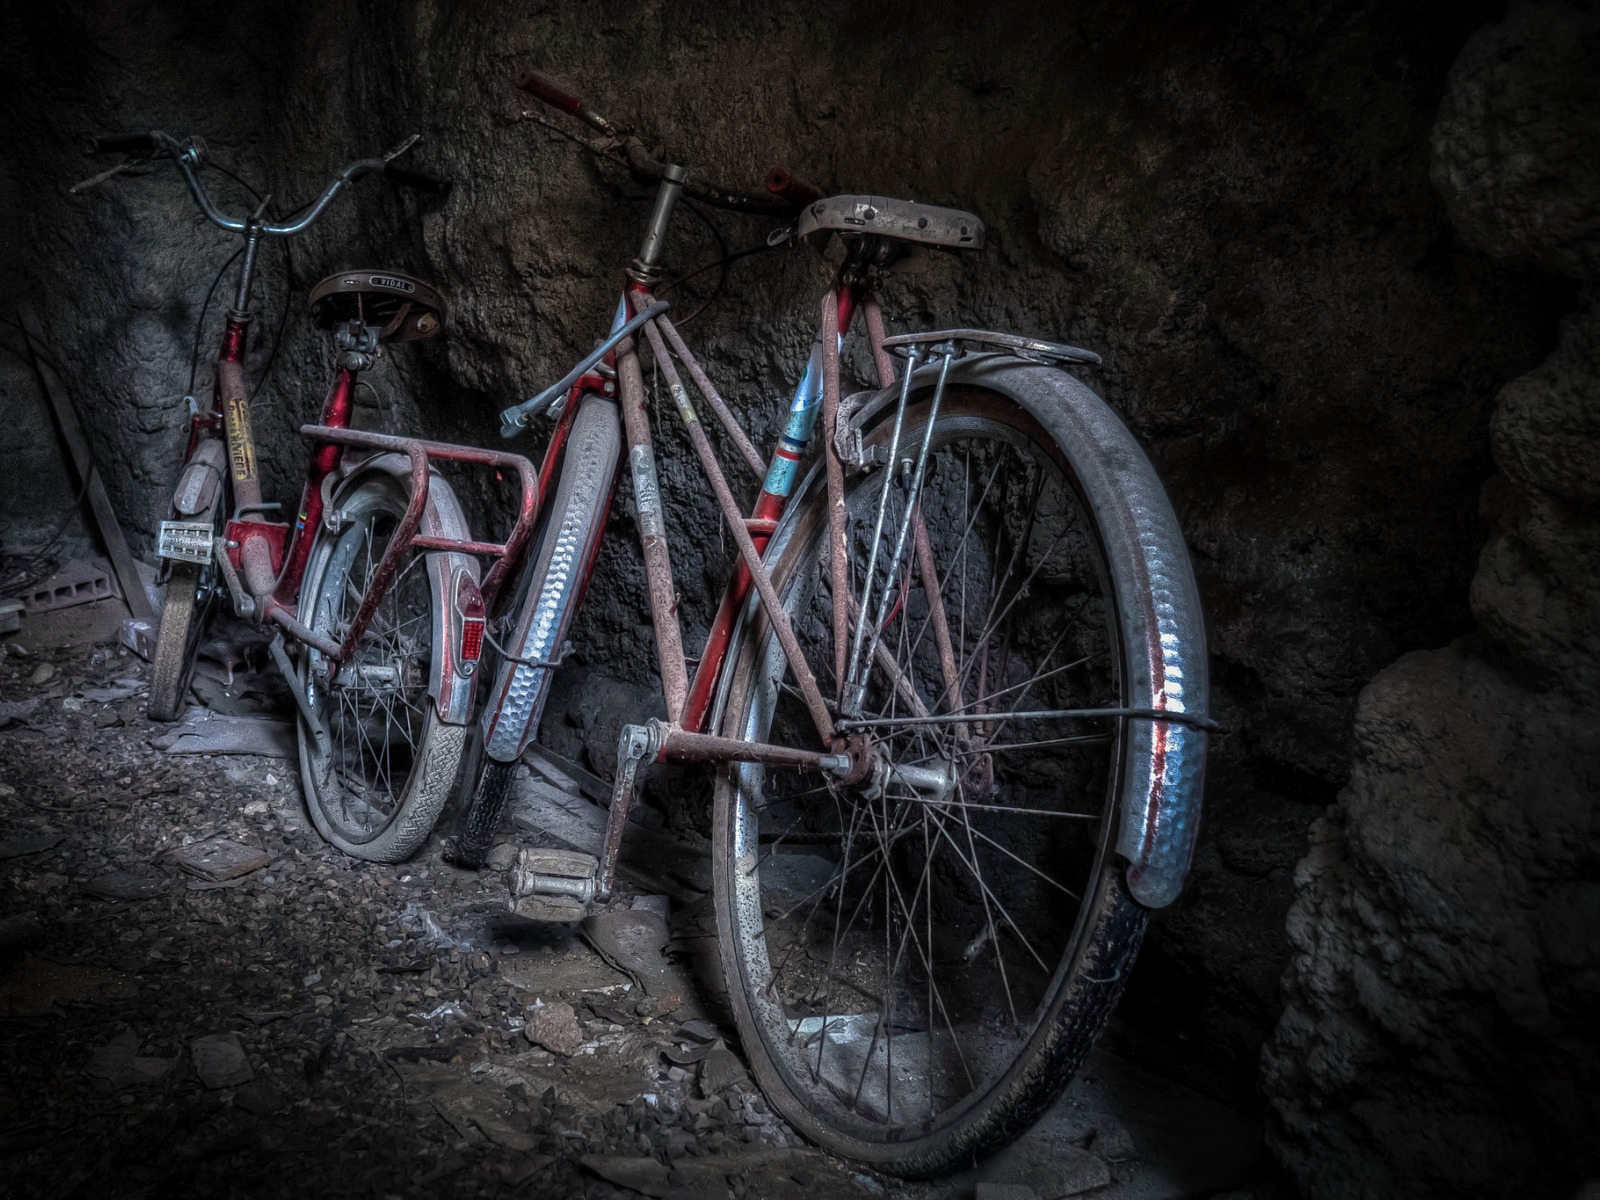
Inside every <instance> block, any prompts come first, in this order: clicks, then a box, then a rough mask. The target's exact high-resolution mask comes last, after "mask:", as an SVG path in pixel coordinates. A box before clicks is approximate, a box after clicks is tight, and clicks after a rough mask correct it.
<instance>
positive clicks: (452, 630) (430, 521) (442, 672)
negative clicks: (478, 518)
mask: <svg viewBox="0 0 1600 1200" xmlns="http://www.w3.org/2000/svg"><path fill="white" fill-rule="evenodd" d="M367 471H384V472H387V473H388V474H390V475H393V476H394V477H395V478H396V479H398V480H399V481H400V482H401V483H402V484H409V483H410V482H411V461H410V459H408V458H407V457H406V456H405V455H403V454H379V455H375V456H374V457H372V458H369V459H366V460H364V461H361V462H358V463H355V464H354V465H352V466H351V467H350V468H349V470H348V473H347V474H346V475H345V478H344V479H343V480H342V481H341V482H340V483H339V486H338V487H337V488H335V489H334V493H333V497H332V501H331V504H330V506H329V511H333V512H337V511H338V509H339V505H340V504H341V502H342V501H343V499H344V497H345V496H346V495H347V494H348V493H349V492H350V491H351V490H352V489H353V488H354V487H356V486H358V485H359V482H360V479H361V476H362V475H363V474H364V473H366V472H367ZM419 532H421V533H423V534H426V535H428V536H430V537H442V538H458V539H461V540H464V541H466V540H471V537H472V534H471V532H470V530H469V529H468V527H467V519H466V516H465V515H464V514H463V513H462V511H461V502H460V501H459V500H457V499H456V494H455V492H454V490H452V488H451V487H450V485H449V483H447V482H446V481H445V480H444V478H443V477H442V476H440V475H438V474H436V473H430V474H429V476H428V504H427V507H426V508H424V509H423V511H422V524H421V525H420V526H419ZM317 545H318V549H317V552H316V554H315V555H314V556H313V559H312V561H311V562H310V563H309V564H307V570H306V576H305V577H306V580H307V581H308V582H309V581H311V580H313V579H320V578H321V574H322V569H323V566H324V563H325V560H326V558H327V555H328V553H329V552H330V551H331V549H332V541H331V540H330V539H329V538H326V537H319V538H318V539H317ZM423 557H424V558H425V559H426V561H427V568H428V586H429V587H430V588H431V589H432V590H433V604H432V605H431V606H430V607H431V609H432V612H433V650H434V652H433V655H432V662H433V666H432V670H431V671H430V672H429V675H428V696H429V697H430V698H431V699H432V700H433V705H434V708H435V709H436V710H437V712H438V714H439V719H440V720H441V721H444V722H445V723H446V724H449V725H465V724H466V723H467V722H468V721H469V720H471V719H472V699H473V693H474V690H475V685H476V681H475V678H474V676H473V675H472V673H471V671H470V669H469V670H468V671H467V672H463V671H462V670H461V663H460V661H459V651H460V647H461V623H462V620H461V613H460V612H458V611H457V609H456V601H455V598H456V588H457V586H458V585H459V582H460V577H461V576H462V575H466V576H467V577H468V578H469V579H471V580H472V582H473V583H474V584H477V583H478V582H479V580H478V563H477V560H476V559H474V558H473V557H472V556H471V555H469V554H459V553H456V552H454V551H444V550H437V551H427V552H425V553H424V555H423ZM475 665H476V664H474V666H475Z"/></svg>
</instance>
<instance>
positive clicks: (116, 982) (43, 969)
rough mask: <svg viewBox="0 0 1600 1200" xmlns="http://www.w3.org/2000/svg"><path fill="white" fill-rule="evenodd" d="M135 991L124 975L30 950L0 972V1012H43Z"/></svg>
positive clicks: (119, 997)
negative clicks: (3, 971) (1, 974)
mask: <svg viewBox="0 0 1600 1200" xmlns="http://www.w3.org/2000/svg"><path fill="white" fill-rule="evenodd" d="M137 991H138V989H137V987H136V986H135V985H134V983H133V981H132V980H130V979H129V978H128V977H127V976H126V975H123V974H120V973H117V972H113V971H105V970H101V969H99V968H97V967H90V966H85V965H83V964H81V963H68V962H56V961H54V960H53V959H50V958H47V957H45V956H44V955H43V954H40V953H38V952H34V953H31V954H26V955H24V956H23V958H22V961H21V962H20V963H17V964H13V965H12V966H11V967H9V968H8V969H7V970H6V973H5V974H4V975H3V976H0V1016H12V1017H40V1016H46V1015H50V1014H54V1013H57V1012H60V1011H61V1010H62V1009H63V1008H66V1007H69V1006H70V1007H76V1006H79V1005H86V1004H87V1005H105V1004H107V1003H114V1002H117V1001H123V1000H127V999H130V998H131V997H132V996H133V995H135V994H136V993H137Z"/></svg>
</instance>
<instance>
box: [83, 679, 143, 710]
mask: <svg viewBox="0 0 1600 1200" xmlns="http://www.w3.org/2000/svg"><path fill="white" fill-rule="evenodd" d="M144 687H145V685H144V681H143V680H142V679H118V680H116V681H115V682H114V683H113V684H112V686H110V687H90V688H84V689H83V690H82V691H80V692H79V693H78V695H80V696H82V697H83V698H84V699H85V700H87V701H89V702H90V703H91V704H115V703H117V702H118V701H119V700H126V699H128V697H130V696H137V695H138V694H139V693H140V692H142V691H144Z"/></svg>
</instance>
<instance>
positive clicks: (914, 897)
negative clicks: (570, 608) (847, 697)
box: [722, 390, 1120, 1146]
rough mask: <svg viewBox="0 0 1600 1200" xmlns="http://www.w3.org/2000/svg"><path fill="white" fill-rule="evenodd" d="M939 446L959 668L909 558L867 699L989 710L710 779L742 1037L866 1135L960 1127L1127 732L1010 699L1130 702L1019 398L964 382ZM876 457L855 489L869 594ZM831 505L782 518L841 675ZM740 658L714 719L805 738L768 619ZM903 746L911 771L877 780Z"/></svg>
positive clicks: (1090, 547)
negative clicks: (723, 710)
mask: <svg viewBox="0 0 1600 1200" xmlns="http://www.w3.org/2000/svg"><path fill="white" fill-rule="evenodd" d="M925 424H926V408H925V406H923V407H921V408H919V407H915V406H914V407H913V408H912V409H911V410H909V411H908V413H907V430H908V432H911V431H915V432H914V436H913V438H912V444H915V439H916V438H920V436H921V433H920V430H921V428H923V427H924V426H925ZM886 440H887V439H886V431H885V430H884V428H883V427H882V426H880V427H879V431H878V442H879V443H880V444H881V443H882V442H883V441H886ZM868 444H869V445H870V444H873V438H872V437H871V436H869V438H868ZM931 445H932V451H933V454H932V459H931V461H930V472H929V477H928V484H927V489H926V491H925V493H924V497H923V501H922V504H923V509H924V512H925V514H926V523H927V527H928V540H929V546H928V549H929V550H930V551H931V558H932V560H933V564H934V567H935V571H934V574H935V575H936V576H937V581H938V585H939V591H940V593H941V595H942V596H943V599H944V604H945V608H946V624H947V626H948V630H947V632H948V644H949V647H950V651H951V653H950V656H949V658H950V659H953V667H954V670H953V676H954V681H955V686H954V687H952V686H950V685H949V684H948V683H947V680H949V679H950V677H951V674H952V672H950V671H948V670H947V668H946V666H945V665H944V662H942V661H941V660H942V656H941V654H940V649H939V645H938V642H939V640H940V639H939V637H938V636H936V635H937V621H936V618H935V617H934V615H933V613H932V609H931V607H930V605H929V604H928V596H929V591H928V586H927V585H928V582H929V581H928V579H927V578H925V577H924V576H923V573H922V572H921V570H920V569H918V568H920V563H919V562H918V561H917V560H916V559H915V557H913V558H912V560H911V564H910V565H911V566H912V567H913V569H914V570H915V572H916V576H917V577H916V578H915V579H913V580H912V581H911V582H910V583H909V584H902V586H901V588H900V589H899V592H898V594H896V595H895V597H894V600H893V602H892V605H891V608H892V610H893V615H892V616H891V619H890V621H889V622H888V623H887V624H886V626H885V628H884V638H883V641H884V645H885V647H886V651H887V656H888V660H889V662H888V663H875V665H874V668H873V672H872V676H871V678H870V680H869V687H868V691H867V701H866V705H865V708H864V709H863V712H862V714H861V715H862V716H863V717H878V718H896V717H903V716H906V715H920V714H921V713H923V712H931V713H952V712H959V713H960V714H961V715H967V714H971V715H973V716H974V717H977V716H980V715H981V716H984V717H989V718H990V719H989V720H976V719H975V720H973V721H972V722H970V723H962V724H960V725H946V726H932V727H929V726H891V727H888V728H887V729H884V730H882V731H880V737H879V753H880V755H881V758H882V760H883V762H884V764H885V768H880V770H879V771H878V772H876V776H877V777H876V779H872V780H869V781H868V782H867V783H866V784H863V785H857V786H855V787H845V786H841V785H839V784H838V783H837V782H832V783H830V782H826V781H824V780H822V779H821V778H820V777H818V776H815V775H810V776H806V775H781V774H779V773H778V772H776V771H764V770H763V769H762V768H759V767H754V766H741V767H738V768H736V769H730V770H728V771H727V772H725V773H724V777H723V781H722V783H723V802H724V803H725V804H726V806H727V807H726V812H727V818H728V819H727V821H726V824H725V831H724V834H723V836H724V838H725V842H724V843H723V845H722V851H723V852H724V853H725V854H726V855H727V859H728V870H727V872H726V874H727V877H728V879H729V890H728V896H727V899H726V901H725V902H726V903H727V904H728V905H729V911H728V917H729V919H730V920H729V924H730V926H731V928H732V931H733V937H732V949H733V953H734V955H735V958H736V959H737V960H738V961H737V964H736V965H737V970H738V974H739V978H740V979H742V981H743V983H744V989H743V991H744V996H745V998H746V1001H747V1004H748V1014H747V1019H748V1020H749V1022H750V1023H751V1024H752V1026H753V1029H752V1030H747V1031H746V1033H747V1037H748V1035H749V1033H751V1032H753V1033H754V1034H755V1035H756V1037H757V1038H758V1039H759V1041H760V1044H761V1048H762V1050H763V1051H764V1052H765V1055H766V1057H767V1058H768V1059H769V1061H770V1062H771V1064H772V1066H773V1067H774V1068H775V1070H776V1072H777V1074H778V1076H779V1077H780V1079H781V1082H782V1085H783V1088H784V1089H785V1090H786V1091H787V1092H788V1093H789V1096H790V1097H792V1107H793V1108H794V1109H798V1110H799V1111H800V1112H801V1113H803V1115H804V1116H805V1117H807V1118H809V1119H810V1120H811V1121H812V1122H814V1123H815V1124H816V1125H818V1126H820V1127H821V1129H822V1130H823V1131H825V1132H827V1133H831V1134H832V1135H834V1136H836V1137H841V1138H846V1139H850V1140H851V1141H852V1142H853V1143H857V1144H867V1145H871V1144H873V1143H895V1144H898V1145H901V1146H903V1145H904V1144H906V1143H909V1142H916V1141H918V1140H921V1139H927V1138H941V1137H947V1136H950V1135H951V1134H953V1133H954V1132H955V1131H956V1130H957V1129H958V1127H960V1126H961V1125H962V1124H963V1123H964V1122H967V1121H969V1120H970V1119H971V1118H972V1117H974V1116H975V1115H976V1114H977V1113H978V1112H979V1111H980V1110H981V1109H982V1108H983V1107H984V1102H985V1099H986V1098H987V1097H989V1096H992V1095H994V1094H996V1092H997V1089H998V1085H999V1084H1000V1081H1001V1080H1002V1079H1004V1078H1005V1077H1006V1076H1007V1073H1008V1072H1009V1071H1011V1070H1012V1069H1014V1068H1015V1066H1016V1064H1017V1063H1018V1061H1019V1059H1020V1058H1022V1057H1023V1056H1024V1054H1025V1052H1026V1050H1027V1048H1028V1047H1029V1046H1030V1044H1031V1043H1032V1041H1033V1035H1034V1033H1035V1032H1036V1030H1037V1029H1038V1028H1039V1026H1040V1023H1041V1021H1042V1020H1043V1018H1044V1015H1045V1013H1046V1012H1047V1011H1048V1010H1049V1009H1050V1005H1051V1001H1052V999H1053V997H1055V996H1056V995H1057V994H1058V993H1059V990H1060V987H1061V984H1062V982H1063V979H1064V977H1065V973H1066V966H1065V964H1066V963H1067V962H1068V961H1070V959H1071V957H1072V952H1073V950H1074V947H1075V945H1076V943H1077V941H1078V939H1079V938H1080V937H1081V933H1082V928H1081V927H1082V925H1083V924H1084V917H1085V914H1086V912H1087V910H1088V906H1087V905H1086V904H1085V903H1084V900H1085V897H1087V896H1088V895H1089V894H1090V889H1091V888H1092V887H1093V886H1094V881H1095V880H1097V879H1098V877H1099V874H1100V869H1101V866H1102V865H1103V862H1104V856H1105V854H1106V852H1107V843H1108V833H1109V830H1110V826H1111V821H1110V819H1109V818H1110V814H1111V811H1112V806H1113V796H1114V792H1115V788H1114V784H1115V775H1116V764H1117V762H1118V755H1119V751H1120V745H1119V741H1118V738H1117V736H1116V734H1117V731H1116V726H1115V724H1114V723H1113V722H1109V721H1099V722H1086V721H1082V720H1068V719H1057V720H1054V721H1027V722H1022V721H1018V720H1016V719H1015V718H1013V719H1011V720H1006V719H1005V716H1004V713H1005V712H1007V711H1010V712H1018V711H1030V710H1037V709H1062V708H1088V707H1115V706H1117V705H1118V704H1119V703H1120V687H1119V671H1120V656H1119V654H1118V652H1117V650H1116V647H1117V645H1118V642H1117V639H1116V636H1115V628H1114V625H1115V620H1114V613H1113V611H1112V609H1113V606H1112V603H1111V599H1110V590H1109V586H1108V584H1107V582H1106V571H1105V569H1104V564H1103V558H1102V551H1101V547H1100V544H1099V540H1098V537H1097V536H1096V534H1095V531H1094V527H1093V524H1092V522H1091V521H1090V520H1089V519H1088V517H1087V514H1086V511H1085V509H1084V506H1083V504H1082V503H1081V501H1080V499H1079V497H1078V494H1077V491H1076V489H1075V488H1074V486H1073V484H1072V481H1071V479H1070V478H1069V476H1068V474H1067V472H1066V470H1065V467H1064V464H1063V462H1062V460H1061V457H1060V455H1059V452H1058V451H1057V450H1056V448H1055V447H1054V445H1053V444H1052V443H1051V441H1050V439H1049V437H1048V435H1046V434H1045V433H1044V431H1043V430H1042V429H1041V428H1039V426H1038V425H1037V424H1036V423H1035V422H1033V421H1032V419H1031V418H1029V417H1027V416H1026V415H1025V414H1024V413H1022V412H1021V411H1020V410H1019V409H1017V408H1016V407H1015V406H1014V405H1011V404H1010V403H1009V402H1006V401H1003V400H1000V399H998V398H997V397H994V396H993V395H992V394H987V393H962V392H958V391H955V390H952V393H951V394H950V395H949V396H947V398H946V404H945V407H944V410H943V412H942V413H941V416H940V418H939V421H938V424H937V426H936V429H935V433H934V438H933V441H932V443H931ZM886 474H887V473H886V471H884V470H881V469H880V470H877V471H875V472H874V473H873V474H872V475H871V476H869V477H867V479H866V480H865V481H864V482H862V481H858V482H857V483H856V485H855V486H854V488H853V489H852V490H851V491H850V493H849V496H848V511H849V514H850V516H849V522H850V524H849V527H850V529H851V530H852V542H851V545H852V555H851V558H852V562H851V570H852V589H853V592H854V594H855V595H856V596H858V597H859V595H860V593H861V587H860V579H861V575H862V569H863V567H864V565H865V561H866V557H867V555H866V540H867V539H868V538H870V536H871V533H872V528H873V526H872V517H873V516H874V515H875V512H876V504H877V500H878V496H879V494H880V491H881V489H882V486H883V482H884V479H885V477H886ZM890 487H891V489H892V490H891V497H890V502H889V509H888V511H889V514H890V520H889V523H888V529H889V530H893V529H894V528H895V519H896V518H897V517H898V515H899V514H900V512H903V508H904V506H903V503H900V501H901V499H903V496H900V497H897V496H896V495H895V494H894V491H893V488H894V485H892V484H891V485H890ZM897 504H898V505H899V507H898V509H897V507H896V506H897ZM822 514H823V505H822V503H821V502H820V501H818V502H815V503H812V504H811V505H810V508H809V510H808V512H807V513H805V514H803V515H802V517H801V518H800V519H799V520H798V521H797V523H796V526H795V531H794V533H793V535H792V537H791V538H790V540H789V541H788V543H787V545H786V546H785V547H784V549H783V552H782V554H781V556H780V558H779V559H778V565H777V568H776V573H777V575H778V576H779V578H778V579H777V582H778V584H779V586H780V590H781V593H782V594H783V596H784V601H785V606H786V607H787V608H788V609H789V611H790V613H791V616H792V618H793V620H794V622H795V625H796V630H797V633H798V634H799V636H800V638H801V641H802V643H803V645H804V646H805V648H806V650H807V657H808V660H809V661H810V662H811V663H812V665H813V667H814V668H815V669H816V670H818V672H819V674H820V676H821V678H820V680H819V682H821V684H822V687H823V690H824V692H825V694H828V695H829V696H830V697H832V696H834V695H836V694H837V690H838V689H837V682H836V680H835V678H834V669H833V661H834V660H833V655H832V653H831V651H829V650H828V647H829V646H831V644H832V635H831V617H830V612H831V601H830V600H829V599H828V587H827V578H826V576H827V571H828V568H827V564H826V562H825V561H824V560H825V557H826V553H827V549H826V518H825V516H824V515H822ZM885 536H886V537H887V536H888V534H886V535H885ZM881 569H882V568H881V567H880V573H881ZM890 663H892V664H893V670H891V669H890V667H889V664H890ZM736 669H737V670H738V671H739V675H738V677H737V678H736V680H735V683H734V685H733V689H732V697H733V701H734V703H733V704H732V705H731V706H730V710H729V713H728V716H727V718H726V720H725V721H724V726H723V727H724V731H725V732H727V733H729V734H731V735H733V736H738V737H745V738H752V739H762V740H766V739H771V740H774V741H779V742H786V743H789V744H794V745H807V744H809V743H810V741H812V740H814V736H815V735H814V733H812V732H811V731H810V728H809V726H808V724H807V722H806V718H805V716H804V711H803V708H802V707H801V706H800V704H799V701H798V698H797V697H796V695H795V694H794V689H793V681H792V677H789V676H788V674H787V664H786V662H785V659H784V657H783V654H782V652H781V650H780V649H779V648H778V647H777V645H776V639H775V638H773V637H772V636H771V633H770V629H768V628H767V626H766V624H765V622H764V621H762V620H760V619H759V618H757V619H756V621H755V622H753V625H752V633H751V636H750V638H749V640H748V643H747V649H746V652H745V654H744V656H743V657H742V658H741V659H740V660H739V663H738V666H737V668H736ZM896 673H898V674H899V676H900V679H899V681H898V682H896V680H895V678H894V676H895V674H896ZM912 694H915V696H916V699H915V700H913V699H912V698H911V696H912ZM918 705H920V708H918V707H917V706H918ZM1019 706H1020V707H1019ZM908 708H910V710H911V714H908V711H907V710H908ZM1041 743H1044V744H1041ZM893 766H899V767H912V768H917V769H919V770H920V771H921V775H920V776H918V775H917V772H916V771H901V772H899V773H897V774H893V775H889V776H888V777H885V773H886V768H887V767H893ZM913 776H915V778H913ZM741 1015H742V1016H743V1015H744V1014H741ZM790 1115H791V1116H793V1115H795V1114H794V1112H791V1114H790Z"/></svg>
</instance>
